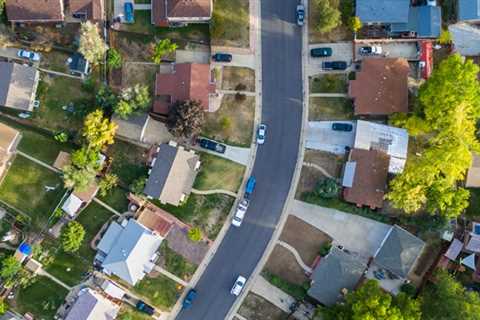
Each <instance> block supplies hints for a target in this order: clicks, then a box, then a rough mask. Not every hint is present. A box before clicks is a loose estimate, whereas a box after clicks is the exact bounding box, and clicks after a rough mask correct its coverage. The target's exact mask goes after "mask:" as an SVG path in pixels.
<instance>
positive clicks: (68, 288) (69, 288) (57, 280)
mask: <svg viewBox="0 0 480 320" xmlns="http://www.w3.org/2000/svg"><path fill="white" fill-rule="evenodd" d="M37 274H38V275H40V276H45V277H47V278H50V279H51V280H53V281H54V282H56V283H57V284H59V285H61V286H62V287H64V288H65V289H67V290H68V291H70V290H72V288H73V287H70V286H68V285H66V284H65V283H63V282H62V281H60V280H59V279H57V278H55V277H54V276H52V275H51V274H50V273H48V272H47V271H45V270H44V269H43V268H40V270H38V271H37Z"/></svg>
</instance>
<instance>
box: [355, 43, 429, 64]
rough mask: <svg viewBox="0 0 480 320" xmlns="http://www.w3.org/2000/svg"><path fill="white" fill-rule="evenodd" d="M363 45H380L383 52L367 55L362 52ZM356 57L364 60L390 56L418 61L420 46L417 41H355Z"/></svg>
mask: <svg viewBox="0 0 480 320" xmlns="http://www.w3.org/2000/svg"><path fill="white" fill-rule="evenodd" d="M362 47H380V48H381V51H382V52H381V54H377V55H366V54H361V52H360V51H361V48H362ZM355 50H356V51H355V59H356V60H362V59H365V58H366V57H372V56H373V57H389V58H405V59H407V60H409V61H416V60H418V59H419V57H420V52H419V47H418V45H417V42H416V41H395V42H390V41H389V42H377V41H375V42H373V41H368V42H367V41H363V42H357V43H355Z"/></svg>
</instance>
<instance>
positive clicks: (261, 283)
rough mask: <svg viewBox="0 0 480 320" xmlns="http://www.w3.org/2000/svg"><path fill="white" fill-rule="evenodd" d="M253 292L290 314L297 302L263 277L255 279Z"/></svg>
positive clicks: (259, 276)
mask: <svg viewBox="0 0 480 320" xmlns="http://www.w3.org/2000/svg"><path fill="white" fill-rule="evenodd" d="M251 290H252V292H253V293H255V294H258V295H259V296H261V297H262V298H264V299H266V300H267V301H269V302H270V303H272V304H273V305H274V306H276V307H278V308H280V309H282V310H283V311H285V312H286V313H290V306H291V305H292V303H294V302H295V299H294V298H293V297H291V296H289V295H288V294H286V293H285V292H283V291H282V290H280V289H279V288H277V287H275V286H274V285H272V284H271V283H270V282H268V281H267V280H266V279H265V278H264V277H262V276H261V275H258V276H257V277H256V278H255V281H254V282H253V285H252V288H251Z"/></svg>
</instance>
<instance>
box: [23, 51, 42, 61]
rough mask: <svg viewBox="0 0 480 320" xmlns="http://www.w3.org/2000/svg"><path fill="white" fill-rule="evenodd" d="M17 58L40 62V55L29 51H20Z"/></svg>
mask: <svg viewBox="0 0 480 320" xmlns="http://www.w3.org/2000/svg"><path fill="white" fill-rule="evenodd" d="M17 56H18V57H19V58H22V59H28V60H30V61H35V62H37V61H40V55H39V54H38V53H36V52H32V51H27V50H23V49H22V50H18V52H17Z"/></svg>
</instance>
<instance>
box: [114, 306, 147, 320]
mask: <svg viewBox="0 0 480 320" xmlns="http://www.w3.org/2000/svg"><path fill="white" fill-rule="evenodd" d="M117 319H118V320H152V317H150V316H149V315H147V314H145V313H142V312H140V311H137V310H136V309H134V308H132V307H129V306H128V305H127V304H125V303H124V304H123V305H122V308H121V309H120V313H119V314H118V316H117Z"/></svg>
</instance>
